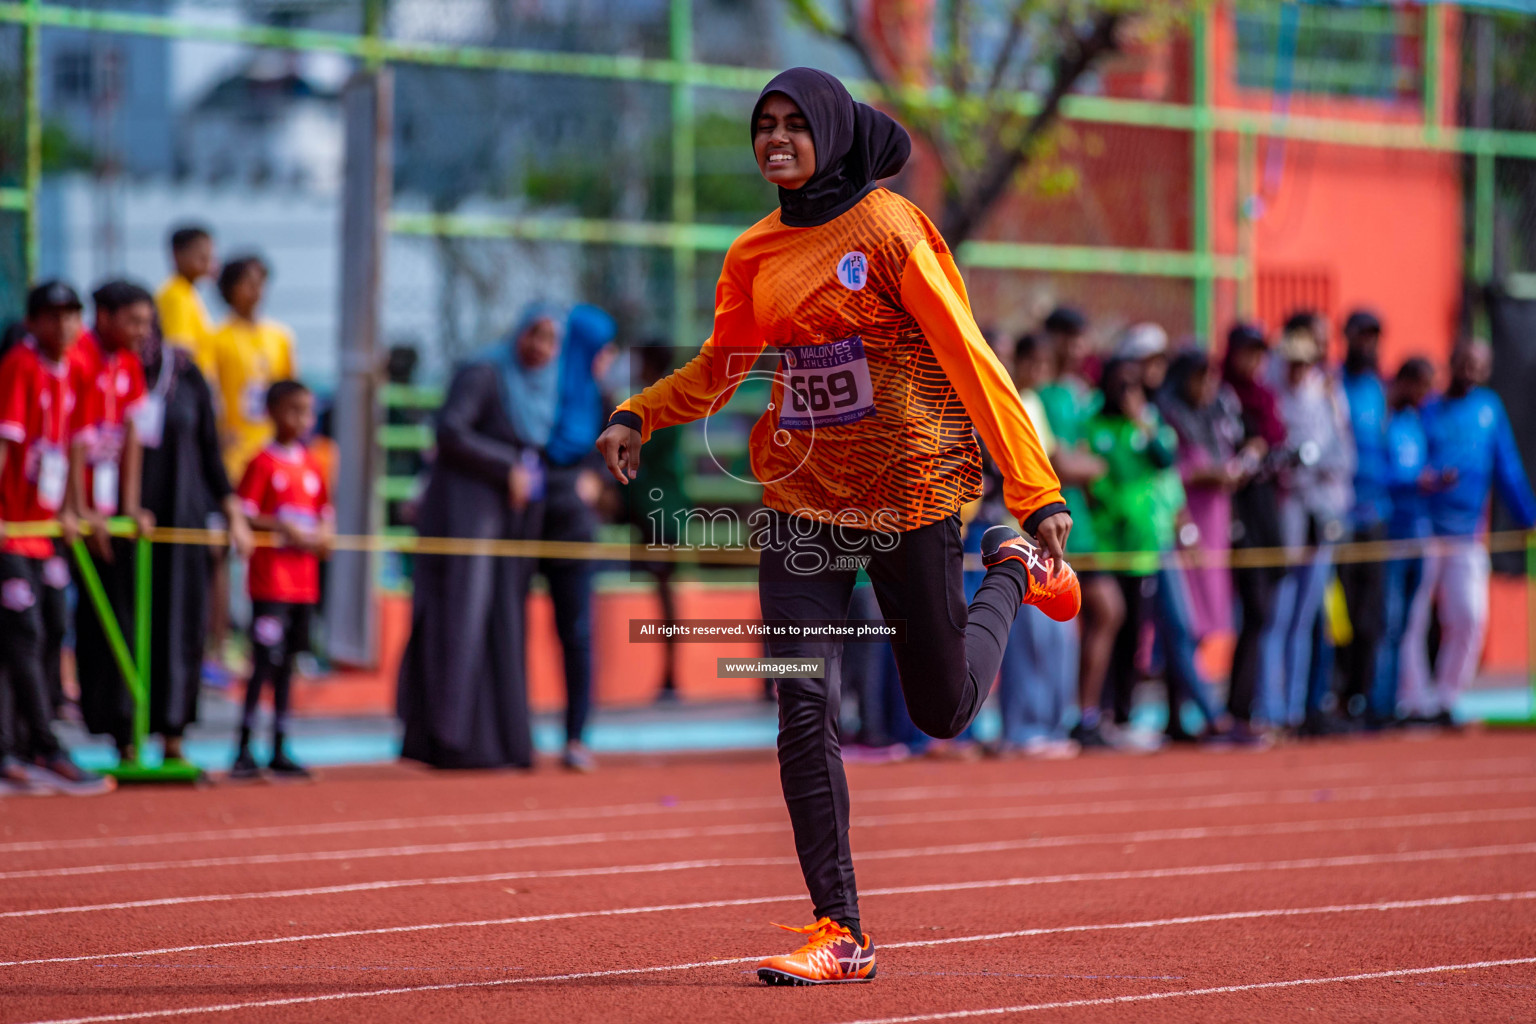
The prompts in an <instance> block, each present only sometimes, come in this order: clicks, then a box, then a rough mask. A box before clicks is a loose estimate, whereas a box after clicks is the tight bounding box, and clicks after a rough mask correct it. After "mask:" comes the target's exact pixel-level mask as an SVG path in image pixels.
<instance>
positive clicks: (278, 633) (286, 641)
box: [240, 601, 311, 741]
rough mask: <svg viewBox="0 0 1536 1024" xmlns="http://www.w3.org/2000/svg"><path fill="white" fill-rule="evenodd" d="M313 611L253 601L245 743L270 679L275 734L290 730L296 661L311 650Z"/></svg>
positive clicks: (242, 723)
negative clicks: (300, 653) (311, 617)
mask: <svg viewBox="0 0 1536 1024" xmlns="http://www.w3.org/2000/svg"><path fill="white" fill-rule="evenodd" d="M310 608H311V606H310V605H307V604H288V603H286V602H282V601H252V602H251V681H250V682H249V683H248V684H246V687H245V714H244V716H243V717H242V718H241V720H240V735H241V739H242V741H244V740H246V739H248V738H249V737H250V734H251V730H253V729H254V728H255V727H256V707H257V704H258V702H259V701H260V700H261V689H262V687H263V686H264V685H265V684H266V683H267V682H268V681H269V680H270V681H271V683H272V732H273V734H274V735H275V736H276V737H277V738H278V739H281V738H282V736H283V734H284V733H285V732H286V731H287V729H288V695H289V691H290V689H291V687H292V684H293V659H294V657H295V656H296V655H297V654H298V653H299V652H300V651H307V650H309V616H310Z"/></svg>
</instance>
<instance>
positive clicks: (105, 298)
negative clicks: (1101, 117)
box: [0, 225, 334, 793]
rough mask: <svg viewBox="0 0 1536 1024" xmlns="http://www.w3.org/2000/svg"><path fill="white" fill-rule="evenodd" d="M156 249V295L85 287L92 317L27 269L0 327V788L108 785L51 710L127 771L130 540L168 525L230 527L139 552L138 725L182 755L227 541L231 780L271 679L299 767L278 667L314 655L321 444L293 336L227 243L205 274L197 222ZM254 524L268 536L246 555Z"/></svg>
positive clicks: (210, 641) (220, 589)
mask: <svg viewBox="0 0 1536 1024" xmlns="http://www.w3.org/2000/svg"><path fill="white" fill-rule="evenodd" d="M169 248H170V257H171V262H172V264H173V266H174V270H173V273H172V274H171V276H170V277H169V279H167V280H166V281H165V282H164V284H163V285H162V286H161V288H160V289H159V291H158V292H155V293H152V292H151V291H150V290H149V289H148V288H147V287H145V286H144V285H142V284H140V283H137V282H135V281H132V280H128V279H114V280H109V281H105V282H102V283H101V284H99V285H98V286H97V287H96V288H95V289H94V290H93V291H92V292H91V295H90V300H91V301H90V307H91V316H90V318H89V322H87V320H86V316H85V308H86V307H85V303H84V302H83V301H82V299H81V297H80V295H79V293H78V292H76V290H75V289H74V288H73V287H72V286H71V285H70V284H68V283H67V282H64V281H60V280H52V281H44V282H41V283H38V284H36V285H35V286H34V287H32V288H31V289H30V291H29V292H28V295H27V301H26V311H25V318H24V319H23V320H21V321H19V322H16V323H13V324H11V325H9V326H8V327H6V329H5V334H4V342H3V346H0V792H38V791H43V792H49V791H52V792H68V793H99V792H105V791H107V790H109V789H111V788H112V780H111V778H108V777H103V776H99V775H96V774H94V773H92V772H89V771H86V770H84V769H83V768H81V767H79V766H78V765H77V764H76V763H75V762H74V761H73V760H72V759H71V757H70V756H69V754H68V753H67V752H66V751H65V750H63V749H62V748H61V746H60V744H59V741H58V739H57V738H56V736H55V735H54V731H53V724H54V722H55V721H56V720H57V719H58V718H60V717H70V718H75V719H78V720H79V721H81V723H82V724H83V725H84V726H85V728H86V729H88V730H89V731H90V732H93V733H97V734H101V735H105V736H107V737H110V738H111V740H112V741H113V742H114V743H115V744H116V746H117V749H118V754H119V757H120V759H121V761H122V762H123V763H124V764H125V765H126V764H136V763H137V762H138V759H139V755H140V753H141V752H140V751H139V750H138V745H139V743H140V741H141V739H142V731H141V730H140V729H137V728H136V727H135V710H136V708H135V702H134V699H133V697H132V693H131V690H130V688H129V686H128V685H127V684H126V683H125V680H124V676H123V672H122V663H123V660H128V659H131V658H132V657H133V656H134V655H135V654H140V653H141V652H137V651H135V650H133V645H134V643H135V642H136V635H137V634H136V631H135V628H134V617H135V601H134V597H135V593H134V591H135V581H136V574H135V560H136V559H137V558H138V557H139V550H138V546H137V545H136V544H135V542H134V537H135V536H136V535H144V534H147V533H152V532H153V531H155V530H160V529H167V528H172V529H186V530H203V531H206V530H209V529H213V530H219V531H225V533H224V536H226V537H227V538H228V541H229V543H227V544H226V543H212V544H210V543H207V542H204V543H192V544H157V545H154V547H153V548H152V549H151V550H152V554H151V556H150V557H151V558H152V560H153V566H152V574H151V579H152V584H153V592H152V614H151V616H150V651H149V658H148V664H149V680H150V691H149V702H148V703H149V732H150V733H153V734H158V735H160V736H162V737H164V743H165V745H164V754H165V759H166V761H168V762H177V761H180V760H181V758H182V737H183V734H184V732H185V731H186V728H187V727H188V726H189V725H190V724H191V723H192V722H194V721H195V720H196V718H197V712H198V696H199V691H200V689H201V685H202V683H203V681H204V679H205V677H209V678H211V680H212V681H214V682H216V683H223V682H226V681H227V676H228V674H229V671H228V669H227V668H226V666H225V662H226V659H227V657H228V655H227V652H226V651H225V634H226V631H227V627H228V622H229V604H230V601H229V598H230V595H231V589H232V588H231V584H230V573H231V565H232V560H231V559H230V557H229V554H230V550H231V549H233V552H234V553H235V554H236V555H237V556H238V563H239V567H240V569H241V570H243V572H244V576H245V584H246V585H245V586H244V587H242V588H241V591H242V592H243V593H245V594H248V595H249V601H250V614H249V616H248V620H249V624H250V630H249V633H250V636H251V643H252V648H251V654H250V657H249V659H248V661H247V663H246V664H243V665H239V666H238V668H237V670H238V671H239V672H241V673H242V674H244V675H246V676H247V687H246V691H247V695H246V701H245V714H244V720H243V723H242V727H241V732H240V738H239V749H238V754H237V761H236V768H237V771H236V774H239V769H240V768H241V767H242V764H243V765H244V767H246V769H247V771H246V774H247V775H252V776H253V775H255V774H256V768H255V765H254V763H253V762H252V759H251V757H250V747H251V735H250V734H251V728H252V726H253V724H254V721H255V711H256V703H257V698H258V697H259V696H260V695H261V693H262V692H263V688H264V687H265V686H267V685H268V684H270V685H271V687H272V690H273V695H274V710H275V721H274V730H275V736H274V740H273V748H272V754H271V757H270V759H269V763H268V766H267V767H268V769H269V770H271V771H273V772H276V773H278V774H289V775H296V776H303V775H305V774H307V773H306V772H305V770H304V769H303V767H302V766H300V765H298V764H297V763H296V762H294V761H293V760H292V758H291V757H289V756H288V754H287V750H286V745H285V736H284V732H285V727H286V721H285V719H286V711H287V703H288V691H289V684H290V682H291V679H292V675H293V670H294V662H295V658H296V657H297V656H298V655H299V654H300V653H301V652H303V651H305V650H306V649H307V648H308V646H309V644H308V630H307V626H308V611H307V609H308V608H309V607H311V606H313V605H315V604H317V603H318V601H319V580H318V575H319V572H318V569H319V561H320V560H321V559H322V558H323V557H324V555H325V553H326V547H327V545H328V536H329V530H330V527H329V516H330V512H329V498H328V494H329V485H330V478H331V464H332V462H333V461H334V460H333V458H331V457H330V452H331V450H332V449H331V448H330V445H329V443H328V442H327V441H326V439H324V438H323V437H320V436H317V435H316V433H315V425H316V424H315V413H314V401H313V397H312V396H311V395H310V393H309V391H308V389H307V388H305V387H304V386H303V385H302V384H300V383H299V382H298V381H296V380H295V379H294V378H295V377H296V375H297V369H296V367H295V363H294V353H293V339H292V337H291V334H290V332H289V331H288V330H287V329H286V328H285V327H283V326H282V325H281V324H278V323H275V322H273V321H271V320H268V319H266V318H264V317H263V316H262V315H261V307H262V302H263V298H264V295H265V291H266V285H267V281H268V278H269V276H270V269H269V268H268V266H267V264H266V263H265V262H264V261H263V260H262V259H261V258H260V257H259V256H255V255H242V256H235V257H231V258H228V259H225V260H224V261H223V263H222V265H221V264H220V263H219V262H218V261H217V260H216V259H215V251H214V240H213V237H212V234H211V233H210V232H209V231H208V230H207V229H205V228H202V227H198V226H195V225H189V226H186V227H183V228H180V229H178V230H176V231H175V232H174V233H173V234H172V235H171V236H170V238H169ZM205 278H212V279H214V280H215V281H216V284H217V289H218V293H219V295H220V296H221V297H222V299H223V302H224V304H225V305H226V306H227V309H228V313H227V316H226V317H225V318H224V319H223V320H222V321H221V322H215V321H214V320H213V319H212V318H211V317H210V316H209V314H208V311H207V310H206V308H205V307H204V304H203V301H202V299H201V297H200V296H199V293H198V290H197V285H198V283H199V281H201V280H203V279H205ZM113 518H116V519H117V520H118V528H117V529H116V530H115V531H112V530H109V520H111V519H113ZM253 526H255V527H257V528H259V529H262V530H266V531H270V532H272V533H274V534H275V535H276V536H277V538H278V546H277V547H268V548H263V549H261V550H255V549H254V547H253V536H252V527H253ZM50 529H51V530H52V532H51V533H49V532H45V531H46V530H50ZM114 533H115V535H114ZM77 541H81V542H83V545H84V546H83V547H77V544H76V542H77ZM247 562H248V564H245V563H247ZM243 601H244V598H242V602H243ZM70 634H72V635H73V639H74V642H73V645H72V650H73V672H69V671H67V665H68V658H67V657H66V656H65V646H66V644H65V641H66V637H67V636H68V635H70ZM205 652H206V655H207V659H208V663H207V664H206V665H205ZM120 659H122V660H120Z"/></svg>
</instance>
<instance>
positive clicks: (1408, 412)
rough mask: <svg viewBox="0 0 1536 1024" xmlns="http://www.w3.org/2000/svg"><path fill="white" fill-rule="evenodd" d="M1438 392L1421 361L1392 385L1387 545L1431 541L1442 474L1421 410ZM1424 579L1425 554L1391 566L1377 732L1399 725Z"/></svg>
mask: <svg viewBox="0 0 1536 1024" xmlns="http://www.w3.org/2000/svg"><path fill="white" fill-rule="evenodd" d="M1434 386H1435V368H1434V366H1433V365H1432V364H1431V363H1430V361H1429V360H1428V359H1423V358H1420V357H1415V358H1413V359H1409V360H1406V361H1405V362H1404V363H1403V365H1402V366H1400V367H1398V370H1397V377H1396V378H1395V379H1394V380H1393V381H1392V394H1391V402H1390V405H1391V409H1392V411H1391V413H1390V414H1389V416H1388V417H1387V487H1388V490H1389V493H1390V497H1391V499H1392V513H1391V515H1390V516H1389V517H1388V519H1387V539H1388V540H1392V541H1422V540H1423V539H1424V538H1425V537H1428V536H1429V532H1430V530H1429V496H1430V494H1432V493H1433V492H1434V491H1435V490H1436V488H1438V486H1439V481H1440V474H1439V473H1437V472H1436V471H1435V470H1433V469H1430V468H1429V442H1428V441H1427V440H1425V437H1424V420H1423V417H1422V415H1421V410H1422V409H1423V408H1424V403H1425V402H1426V401H1428V400H1429V395H1430V392H1431V391H1432V390H1433V389H1434ZM1423 575H1424V558H1423V555H1422V554H1420V553H1414V554H1409V555H1406V556H1405V557H1402V558H1395V559H1393V560H1392V561H1390V562H1388V563H1386V586H1385V602H1384V608H1383V611H1384V613H1385V614H1384V616H1383V622H1384V625H1385V636H1384V638H1383V642H1382V645H1381V649H1380V654H1379V655H1378V657H1377V665H1376V682H1375V685H1374V686H1373V687H1372V688H1371V692H1370V699H1369V702H1368V707H1367V709H1366V722H1367V724H1368V725H1369V726H1370V727H1372V728H1377V729H1380V728H1386V727H1388V726H1390V725H1393V724H1395V723H1396V721H1397V690H1398V685H1397V682H1398V670H1399V666H1400V664H1401V659H1400V650H1401V648H1402V644H1403V635H1404V633H1405V632H1406V630H1407V626H1408V609H1409V607H1411V606H1412V604H1413V598H1414V595H1415V594H1417V593H1418V590H1419V581H1420V580H1421V579H1422V578H1423Z"/></svg>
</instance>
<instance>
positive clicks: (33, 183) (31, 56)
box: [22, 0, 43, 281]
mask: <svg viewBox="0 0 1536 1024" xmlns="http://www.w3.org/2000/svg"><path fill="white" fill-rule="evenodd" d="M39 4H40V0H28V2H27V11H26V19H27V22H26V28H25V30H24V37H23V40H22V77H23V78H24V79H25V83H24V85H23V88H24V90H25V92H26V101H25V105H26V110H25V112H24V113H23V114H22V117H23V119H24V123H25V126H26V146H27V152H26V171H25V178H24V180H23V188H24V189H25V190H26V193H27V220H26V263H25V267H26V274H27V280H28V281H32V280H35V279H36V277H37V272H38V230H37V190H38V186H39V185H40V184H41V183H42V180H43V120H42V116H41V114H40V113H39V107H40V106H41V104H40V102H39V98H38V81H39V79H40V77H41V75H42V68H41V66H40V64H41V60H40V50H39V44H40V37H41V33H42V24H41V15H40V13H39V9H38V8H39Z"/></svg>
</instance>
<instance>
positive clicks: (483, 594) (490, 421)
mask: <svg viewBox="0 0 1536 1024" xmlns="http://www.w3.org/2000/svg"><path fill="white" fill-rule="evenodd" d="M563 323H564V317H563V316H562V315H561V314H560V313H558V312H557V311H556V310H554V309H551V308H548V307H544V306H536V307H533V308H531V309H530V310H529V311H528V312H526V313H525V314H524V315H523V317H522V320H521V321H520V322H519V323H518V325H517V327H516V328H514V329H513V331H512V333H511V335H510V336H509V338H508V339H507V340H505V341H502V342H498V343H497V344H496V345H494V346H492V348H491V349H490V350H489V351H488V352H487V353H486V354H485V355H484V356H483V357H482V358H481V359H479V360H478V361H476V362H473V363H470V364H468V365H466V366H464V367H462V368H461V369H460V370H459V371H458V372H457V373H456V374H455V375H454V378H453V382H452V383H451V384H450V385H449V388H448V396H447V398H446V399H445V400H444V402H443V409H442V413H441V414H440V416H439V418H438V424H437V461H436V462H435V463H434V464H433V466H432V473H431V477H430V479H429V480H428V483H427V488H426V491H425V493H423V495H422V499H421V511H420V513H419V515H418V519H417V524H416V525H417V529H418V530H419V531H420V533H421V535H422V536H424V537H461V538H467V539H474V540H526V539H530V538H534V537H537V536H538V535H539V529H540V525H541V523H542V516H543V489H544V488H543V474H544V469H543V462H542V456H541V454H540V452H539V449H540V448H541V447H542V446H543V444H544V443H545V442H546V441H547V440H548V438H549V432H550V429H551V427H552V426H553V423H554V415H555V396H556V377H555V374H556V371H557V368H558V362H557V360H556V358H555V356H556V354H557V353H558V352H559V349H560V331H561V325H562V324H563ZM537 564H538V563H537V561H536V560H534V559H528V558H498V557H492V556H489V555H420V556H418V557H417V560H416V570H415V577H414V581H413V582H414V587H415V593H414V598H413V600H412V612H411V639H410V642H409V643H408V644H407V645H406V649H405V657H404V659H403V660H402V661H401V664H400V690H399V699H398V713H399V715H400V718H401V720H402V721H403V722H404V723H405V739H404V742H403V744H402V748H401V754H402V756H404V757H407V758H410V759H411V760H414V761H422V762H424V763H426V764H430V765H433V766H434V767H437V768H501V767H518V768H527V767H530V766H531V765H532V764H533V737H532V732H531V729H530V725H529V716H528V674H527V665H526V661H525V646H526V644H525V632H526V630H525V619H526V617H525V614H524V607H525V605H526V602H527V597H528V582H529V579H530V577H531V576H532V574H533V572H534V570H535V568H536V567H537Z"/></svg>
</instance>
